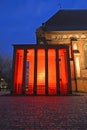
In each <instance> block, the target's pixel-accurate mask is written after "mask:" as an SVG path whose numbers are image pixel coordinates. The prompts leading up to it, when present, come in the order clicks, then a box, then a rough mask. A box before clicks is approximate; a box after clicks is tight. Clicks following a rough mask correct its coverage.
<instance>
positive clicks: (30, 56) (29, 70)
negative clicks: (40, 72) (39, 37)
mask: <svg viewBox="0 0 87 130" xmlns="http://www.w3.org/2000/svg"><path fill="white" fill-rule="evenodd" d="M25 89H26V94H33V89H34V49H28V50H27V60H26V85H25Z"/></svg>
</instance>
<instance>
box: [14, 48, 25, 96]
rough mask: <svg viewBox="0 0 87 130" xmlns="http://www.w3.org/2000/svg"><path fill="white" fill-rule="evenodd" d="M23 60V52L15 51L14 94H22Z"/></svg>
mask: <svg viewBox="0 0 87 130" xmlns="http://www.w3.org/2000/svg"><path fill="white" fill-rule="evenodd" d="M23 58H24V50H16V60H15V70H14V90H15V93H17V94H21V93H22V78H23Z"/></svg>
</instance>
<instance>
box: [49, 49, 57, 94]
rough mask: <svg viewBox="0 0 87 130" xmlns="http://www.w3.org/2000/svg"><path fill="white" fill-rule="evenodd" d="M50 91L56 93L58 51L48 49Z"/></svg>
mask: <svg viewBox="0 0 87 130" xmlns="http://www.w3.org/2000/svg"><path fill="white" fill-rule="evenodd" d="M48 93H49V94H52V95H55V94H56V51H55V49H48Z"/></svg>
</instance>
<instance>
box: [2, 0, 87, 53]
mask: <svg viewBox="0 0 87 130" xmlns="http://www.w3.org/2000/svg"><path fill="white" fill-rule="evenodd" d="M59 3H61V9H87V0H0V55H4V54H7V55H12V51H13V48H12V44H27V43H28V44H31V43H36V37H35V31H36V29H37V28H38V27H39V26H40V25H41V24H42V23H43V22H45V21H47V20H48V19H49V18H50V17H51V16H52V15H53V14H55V13H56V12H57V11H58V10H59V9H60V7H59Z"/></svg>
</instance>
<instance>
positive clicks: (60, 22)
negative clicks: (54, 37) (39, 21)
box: [44, 10, 87, 31]
mask: <svg viewBox="0 0 87 130" xmlns="http://www.w3.org/2000/svg"><path fill="white" fill-rule="evenodd" d="M44 27H45V30H46V31H64V30H87V10H59V11H58V12H57V13H56V14H55V15H53V16H52V17H51V18H50V19H49V20H48V21H46V22H45V23H44Z"/></svg>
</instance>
